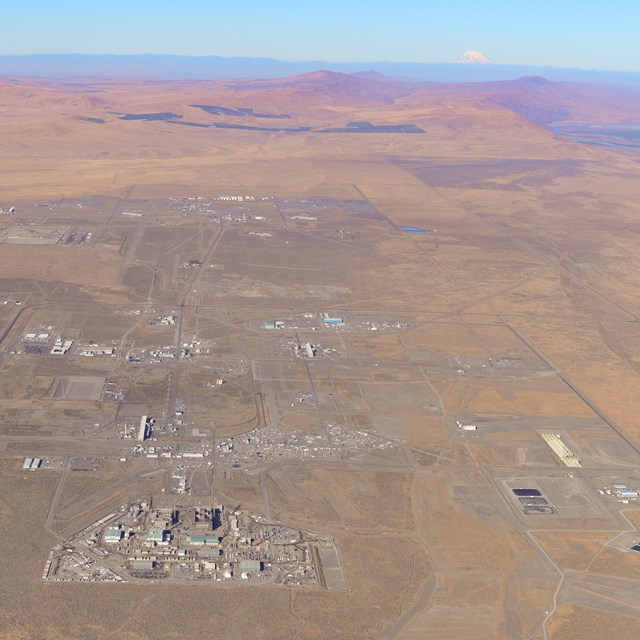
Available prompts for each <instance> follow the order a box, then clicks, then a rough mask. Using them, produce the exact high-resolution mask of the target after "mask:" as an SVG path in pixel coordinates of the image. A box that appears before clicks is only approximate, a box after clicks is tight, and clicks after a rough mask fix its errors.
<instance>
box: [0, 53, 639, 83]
mask: <svg viewBox="0 0 640 640" xmlns="http://www.w3.org/2000/svg"><path fill="white" fill-rule="evenodd" d="M467 53H469V54H475V53H478V52H467ZM463 57H465V60H464V61H465V62H467V61H472V62H479V61H480V59H478V56H473V55H469V56H467V55H466V54H465V56H463ZM474 58H475V59H474ZM317 69H326V70H329V71H336V72H342V73H356V72H376V73H380V74H384V75H386V76H393V77H401V78H403V79H405V80H414V81H420V82H487V81H498V80H513V79H516V78H519V77H522V76H531V75H535V76H543V77H545V78H547V79H548V80H554V81H561V82H592V83H605V84H618V85H627V86H640V72H622V71H603V70H586V69H565V68H559V67H534V66H525V65H504V64H459V63H420V62H341V63H334V62H325V61H305V62H284V61H282V60H274V59H271V58H225V57H221V56H202V57H191V56H175V55H152V54H144V55H85V54H34V55H0V75H2V76H31V77H43V78H83V79H85V78H139V79H149V80H178V79H208V78H277V77H283V76H291V75H296V74H303V73H308V72H311V71H315V70H317Z"/></svg>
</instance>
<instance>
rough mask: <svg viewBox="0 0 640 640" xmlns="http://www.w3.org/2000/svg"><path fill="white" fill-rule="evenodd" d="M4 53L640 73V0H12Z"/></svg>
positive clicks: (5, 19) (6, 13)
mask: <svg viewBox="0 0 640 640" xmlns="http://www.w3.org/2000/svg"><path fill="white" fill-rule="evenodd" d="M2 23H3V27H4V28H3V32H2V38H1V39H0V53H5V54H12V53H174V54H185V55H223V56H252V57H253V56H258V57H260V56H263V57H271V58H278V59H282V60H327V61H331V62H334V61H345V60H353V61H361V60H368V61H370V60H376V61H379V60H391V61H415V62H443V61H451V60H454V59H455V58H456V57H457V56H459V55H460V54H461V53H462V52H463V51H464V50H466V49H478V50H481V51H484V52H485V53H486V54H487V55H488V56H489V57H490V58H491V59H492V60H494V61H495V62H499V63H504V64H532V65H538V66H562V67H579V68H586V69H591V68H598V69H616V70H627V71H640V53H639V50H638V48H637V46H636V42H637V41H638V27H639V25H640V2H639V1H638V0H609V1H605V0H582V1H577V0H555V1H553V2H550V1H548V0H510V1H509V0H502V1H496V0H473V1H472V0H438V1H437V2H432V1H431V0H423V1H422V2H418V1H415V0H413V1H412V0H386V1H384V2H381V1H378V0H370V1H369V2H363V1H360V0H355V1H350V0H341V1H337V0H324V1H323V0H320V1H316V2H309V1H308V0H296V1H295V2H293V1H284V0H271V1H270V0H262V1H256V0H225V1H219V0H208V1H202V0H174V1H173V2H169V1H167V0H156V1H155V2H149V1H146V0H144V1H140V0H129V1H127V2H125V1H123V0H110V1H105V0H84V1H83V2H79V1H78V0H74V1H71V0H39V1H33V0H22V1H19V0H15V1H13V2H11V3H10V4H9V3H7V6H5V7H3V10H2Z"/></svg>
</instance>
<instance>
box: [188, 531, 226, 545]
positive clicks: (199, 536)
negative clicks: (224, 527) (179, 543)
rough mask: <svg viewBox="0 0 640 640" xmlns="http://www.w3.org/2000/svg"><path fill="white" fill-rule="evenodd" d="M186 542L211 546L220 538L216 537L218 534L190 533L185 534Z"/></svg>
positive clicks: (218, 542)
mask: <svg viewBox="0 0 640 640" xmlns="http://www.w3.org/2000/svg"><path fill="white" fill-rule="evenodd" d="M187 542H189V544H192V545H195V546H205V545H206V546H211V545H219V544H220V538H218V536H208V535H205V534H203V533H192V534H191V535H188V536H187Z"/></svg>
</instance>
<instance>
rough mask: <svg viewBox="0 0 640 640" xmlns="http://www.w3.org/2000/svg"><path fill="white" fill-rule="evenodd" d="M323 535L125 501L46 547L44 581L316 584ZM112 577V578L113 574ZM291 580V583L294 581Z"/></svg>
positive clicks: (240, 516) (216, 511)
mask: <svg viewBox="0 0 640 640" xmlns="http://www.w3.org/2000/svg"><path fill="white" fill-rule="evenodd" d="M314 545H320V546H321V547H322V548H331V549H334V548H335V546H334V542H333V540H332V539H331V538H322V537H318V536H313V535H311V534H306V533H305V532H303V531H301V530H299V529H294V528H290V527H285V526H282V525H273V524H267V523H265V522H264V520H263V519H262V518H261V517H260V516H255V515H253V514H250V513H247V512H244V511H239V510H227V509H226V508H225V507H224V506H220V505H215V504H214V503H213V502H212V504H211V505H208V506H201V505H196V506H185V507H182V506H177V504H176V503H174V505H173V507H172V508H159V509H154V508H152V507H151V503H150V501H145V502H141V503H134V504H130V505H124V506H123V507H122V508H121V509H120V511H119V512H117V513H114V514H110V515H109V516H106V517H105V518H103V519H101V520H100V521H98V522H97V523H95V524H94V525H91V526H90V527H88V528H87V529H85V530H83V531H82V532H80V533H79V534H78V535H77V536H75V538H73V539H72V540H70V541H68V542H66V543H65V544H64V545H57V546H56V547H54V549H53V550H52V553H51V555H50V556H49V560H48V562H47V566H46V567H45V573H44V575H43V578H44V579H47V580H59V581H61V580H71V581H86V580H104V579H117V580H119V581H139V580H153V581H157V582H161V581H162V580H164V579H168V578H171V579H173V580H184V581H194V580H198V581H202V580H211V581H216V582H223V581H240V580H247V581H252V582H255V583H265V584H267V583H277V584H289V583H291V584H300V585H304V584H308V585H311V584H314V585H315V584H317V583H318V567H316V565H315V558H316V557H317V554H314V553H313V550H312V547H313V546H314ZM114 577H115V578H114ZM292 581H293V582H292Z"/></svg>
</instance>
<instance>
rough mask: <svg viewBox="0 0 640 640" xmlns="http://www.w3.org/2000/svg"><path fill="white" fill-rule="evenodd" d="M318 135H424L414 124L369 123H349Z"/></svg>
mask: <svg viewBox="0 0 640 640" xmlns="http://www.w3.org/2000/svg"><path fill="white" fill-rule="evenodd" d="M320 133H426V132H425V130H424V129H421V128H420V127H418V126H416V125H415V124H385V125H373V124H371V123H370V122H349V123H348V124H347V126H346V127H331V128H329V129H322V130H321V131H320Z"/></svg>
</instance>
